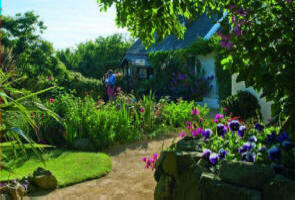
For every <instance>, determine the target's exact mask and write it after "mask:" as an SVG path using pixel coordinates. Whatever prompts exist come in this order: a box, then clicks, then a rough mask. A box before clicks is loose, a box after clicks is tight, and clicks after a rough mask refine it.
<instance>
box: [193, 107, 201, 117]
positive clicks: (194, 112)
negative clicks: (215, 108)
mask: <svg viewBox="0 0 295 200" xmlns="http://www.w3.org/2000/svg"><path fill="white" fill-rule="evenodd" d="M198 114H200V111H198V109H196V108H192V115H198Z"/></svg>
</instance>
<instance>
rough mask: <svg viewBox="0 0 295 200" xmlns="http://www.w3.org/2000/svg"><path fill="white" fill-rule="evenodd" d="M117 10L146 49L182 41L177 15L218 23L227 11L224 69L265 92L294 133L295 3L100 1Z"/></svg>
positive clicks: (280, 0)
mask: <svg viewBox="0 0 295 200" xmlns="http://www.w3.org/2000/svg"><path fill="white" fill-rule="evenodd" d="M113 4H115V5H116V9H117V23H118V24H119V25H121V26H122V27H127V29H128V30H129V31H130V32H131V34H132V35H133V36H136V37H139V38H140V39H141V40H142V41H143V44H144V45H151V43H155V37H154V34H155V33H157V39H158V40H162V39H164V38H166V37H167V36H168V35H170V34H171V33H173V34H174V35H176V36H177V37H179V38H180V37H183V35H184V31H185V27H184V26H182V25H181V24H180V22H179V21H178V16H179V15H181V16H184V17H185V18H187V19H190V18H192V17H197V16H198V15H196V14H195V13H199V14H203V13H205V14H207V15H208V16H211V17H212V16H216V15H218V16H219V17H218V18H219V19H220V18H221V16H222V14H223V12H224V11H227V16H226V17H225V18H224V20H223V21H222V22H221V29H222V30H223V32H224V35H223V39H222V43H221V44H222V46H224V47H225V48H224V52H223V58H224V59H223V60H222V65H223V66H225V67H226V68H227V69H229V70H230V72H231V73H238V81H245V83H246V86H253V87H254V88H255V89H256V90H258V91H260V90H261V89H262V90H263V95H262V96H265V97H266V99H267V100H268V101H273V102H274V104H273V111H274V114H279V115H280V116H281V119H282V118H285V120H286V121H287V122H286V124H285V127H289V130H290V131H291V130H292V129H294V127H295V110H294V108H295V101H294V99H295V92H294V91H295V90H294V86H295V82H294V79H293V77H294V75H295V68H294V57H295V56H294V51H286V49H294V48H295V46H294V45H295V42H294V30H293V26H291V25H290V24H292V22H293V21H294V16H295V9H294V8H295V2H294V1H288V0H276V1H268V0H262V1H256V0H249V1H238V0H234V1H221V0H219V1H216V0H207V1H197V2H195V1H181V2H179V1H169V0H158V1H154V2H153V3H145V2H140V3H138V1H136V0H126V1H114V0H98V5H99V6H100V7H101V8H104V9H107V8H108V7H110V6H111V5H113ZM163 5H164V6H163ZM147 19H148V20H147ZM293 135H294V134H293ZM292 137H293V136H292Z"/></svg>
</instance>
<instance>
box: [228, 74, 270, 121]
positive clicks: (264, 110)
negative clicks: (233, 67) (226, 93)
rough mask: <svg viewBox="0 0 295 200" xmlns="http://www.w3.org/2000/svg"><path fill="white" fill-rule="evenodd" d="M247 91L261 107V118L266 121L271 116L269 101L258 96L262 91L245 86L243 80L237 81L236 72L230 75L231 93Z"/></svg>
mask: <svg viewBox="0 0 295 200" xmlns="http://www.w3.org/2000/svg"><path fill="white" fill-rule="evenodd" d="M240 90H242V91H248V92H250V93H251V94H253V95H254V96H255V97H256V98H257V100H258V103H259V105H260V107H261V109H260V112H261V114H262V119H263V121H264V122H265V123H267V122H268V120H269V119H270V118H271V104H272V103H271V102H267V101H266V99H265V97H264V98H260V96H261V94H262V91H260V92H257V91H256V90H254V88H253V87H248V88H246V85H245V82H244V81H241V82H237V74H234V75H232V94H233V95H234V94H237V93H238V91H240Z"/></svg>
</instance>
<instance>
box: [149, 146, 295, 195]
mask: <svg viewBox="0 0 295 200" xmlns="http://www.w3.org/2000/svg"><path fill="white" fill-rule="evenodd" d="M193 143H194V141H190V142H189V144H188V145H182V144H177V145H176V151H163V152H162V153H161V155H160V157H159V159H158V161H157V163H156V171H155V174H154V177H155V179H156V181H157V185H156V188H155V193H154V199H155V200H295V181H294V180H295V179H294V178H295V176H294V174H295V173H294V172H291V173H288V174H287V175H286V176H283V175H281V174H276V173H275V171H274V170H273V168H272V167H270V166H265V165H259V164H253V163H246V162H231V161H223V162H221V167H220V169H219V172H218V173H212V172H211V171H210V170H209V163H208V162H207V161H206V160H204V159H202V158H201V157H202V153H201V152H200V151H199V150H198V149H197V148H194V147H196V146H197V145H196V144H193ZM287 177H288V178H287Z"/></svg>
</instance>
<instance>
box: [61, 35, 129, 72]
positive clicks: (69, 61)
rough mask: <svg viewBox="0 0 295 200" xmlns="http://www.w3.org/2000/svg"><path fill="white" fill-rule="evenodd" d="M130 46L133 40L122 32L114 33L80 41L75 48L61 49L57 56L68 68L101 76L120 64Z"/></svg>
mask: <svg viewBox="0 0 295 200" xmlns="http://www.w3.org/2000/svg"><path fill="white" fill-rule="evenodd" d="M130 46H131V41H129V40H127V41H126V40H124V38H123V36H122V35H121V34H114V35H111V36H108V37H98V38H97V39H96V40H94V41H87V42H85V43H80V44H79V45H78V46H77V48H76V49H75V50H71V49H65V50H61V51H59V52H57V56H58V58H59V59H60V60H61V61H62V62H63V63H65V65H66V67H67V68H68V69H71V70H75V71H78V72H81V73H82V74H83V75H84V76H87V77H93V78H101V77H102V76H103V74H104V73H106V71H107V70H108V69H109V68H113V69H114V68H118V67H119V66H120V64H121V61H122V58H123V56H124V55H125V53H126V51H127V50H128V49H129V48H130Z"/></svg>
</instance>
